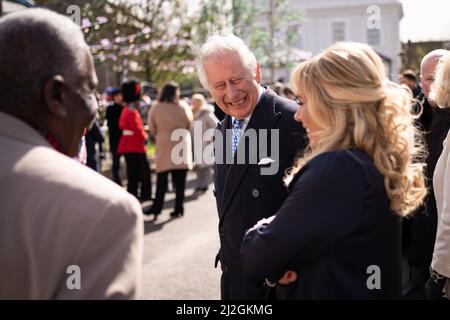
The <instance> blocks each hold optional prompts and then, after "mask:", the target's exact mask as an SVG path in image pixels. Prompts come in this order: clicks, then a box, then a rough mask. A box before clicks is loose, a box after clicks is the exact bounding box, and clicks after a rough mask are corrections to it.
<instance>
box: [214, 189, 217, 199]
mask: <svg viewBox="0 0 450 320" xmlns="http://www.w3.org/2000/svg"><path fill="white" fill-rule="evenodd" d="M213 194H214V197H216V198H217V191H216V190H213Z"/></svg>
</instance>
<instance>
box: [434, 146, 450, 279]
mask: <svg viewBox="0 0 450 320" xmlns="http://www.w3.org/2000/svg"><path fill="white" fill-rule="evenodd" d="M449 143H450V140H449V141H448V142H447V146H446V148H444V151H443V154H442V155H443V156H444V155H445V157H446V159H445V169H444V176H443V177H442V178H441V179H442V181H443V188H442V194H441V197H442V210H441V212H438V214H439V215H440V217H439V219H438V220H439V223H438V228H437V234H436V242H435V245H434V253H433V262H432V268H433V270H435V271H437V272H438V273H439V274H442V275H444V276H446V277H447V278H450V163H449V160H450V149H449V147H448V144H449ZM443 160H444V159H443Z"/></svg>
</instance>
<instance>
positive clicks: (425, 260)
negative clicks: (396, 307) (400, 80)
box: [402, 50, 450, 300]
mask: <svg viewBox="0 0 450 320" xmlns="http://www.w3.org/2000/svg"><path fill="white" fill-rule="evenodd" d="M448 53H449V51H447V50H434V51H432V52H430V53H428V54H427V55H426V56H425V57H424V58H423V59H422V63H421V68H420V69H421V83H422V87H423V93H422V94H421V95H419V96H418V98H417V100H416V103H415V106H414V112H415V113H417V114H420V116H419V118H418V119H417V120H416V125H417V126H418V128H419V129H420V130H421V131H422V132H423V134H424V138H425V144H426V147H427V153H428V156H427V158H426V168H425V175H426V178H427V180H426V181H427V187H428V194H427V197H426V199H425V202H424V204H423V205H422V206H421V207H419V209H418V210H417V212H416V214H414V215H413V216H412V217H411V218H410V219H405V220H404V221H403V235H402V241H403V243H402V249H403V296H404V299H407V300H411V299H412V300H416V299H420V300H424V299H426V298H427V296H426V293H425V283H426V281H427V280H428V278H429V276H430V273H429V269H430V265H431V259H432V256H433V249H434V242H435V239H436V230H437V208H436V199H435V197H434V192H433V173H434V169H435V168H436V163H437V161H438V159H439V156H440V155H441V153H442V149H443V142H444V140H445V137H446V136H447V132H448V131H449V129H450V111H449V110H448V109H441V108H438V107H437V106H436V103H435V102H434V101H433V100H432V99H430V87H431V86H432V84H433V82H434V79H435V72H436V66H437V65H438V63H439V60H440V59H441V57H442V56H444V55H446V54H448Z"/></svg>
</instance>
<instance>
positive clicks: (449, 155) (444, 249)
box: [426, 53, 450, 299]
mask: <svg viewBox="0 0 450 320" xmlns="http://www.w3.org/2000/svg"><path fill="white" fill-rule="evenodd" d="M431 99H433V101H435V102H436V104H437V105H438V106H439V107H440V108H450V54H449V53H447V54H446V55H444V56H442V58H441V59H440V61H439V64H438V67H437V69H436V80H435V82H434V83H433V85H432V87H431ZM449 182H450V131H449V133H448V134H447V138H446V139H445V141H444V149H443V151H442V153H441V156H440V157H439V160H438V162H437V164H436V168H435V170H434V175H433V190H434V195H435V197H436V206H437V212H438V227H437V233H436V241H435V243H434V251H433V260H432V262H431V270H430V279H429V280H428V282H427V284H426V290H427V295H428V298H430V299H440V298H442V296H443V295H444V293H445V296H446V298H447V299H450V281H449V279H450V185H449Z"/></svg>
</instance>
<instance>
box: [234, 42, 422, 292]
mask: <svg viewBox="0 0 450 320" xmlns="http://www.w3.org/2000/svg"><path fill="white" fill-rule="evenodd" d="M291 83H292V87H293V90H294V92H295V94H296V95H297V96H298V97H299V98H298V101H299V108H298V111H297V113H296V120H297V121H299V122H302V125H303V126H304V127H305V128H306V131H307V132H308V137H309V141H310V150H309V152H307V153H306V154H305V156H303V157H302V158H300V159H299V160H298V162H297V163H296V165H295V166H294V168H293V169H292V171H291V174H290V175H289V177H288V178H287V181H289V182H290V184H289V190H290V193H289V196H288V198H287V200H286V201H285V202H284V204H283V205H282V207H281V208H280V210H278V212H277V213H276V215H275V216H274V217H272V218H270V219H268V220H266V221H264V220H263V221H261V222H260V223H258V224H257V225H256V226H255V227H253V228H252V229H250V230H249V231H248V232H247V234H246V236H245V238H244V241H243V243H242V265H243V270H244V272H245V274H246V275H247V277H248V278H249V279H250V280H252V281H253V282H254V283H263V282H266V283H269V284H275V285H276V283H277V282H278V281H280V284H279V285H276V286H277V288H276V292H277V296H276V297H277V298H278V299H283V298H287V299H400V298H401V296H402V286H401V265H400V246H401V241H400V237H401V224H400V220H401V217H404V216H407V215H408V214H409V213H410V212H411V211H412V210H414V209H415V208H417V206H418V205H419V204H420V203H421V201H422V199H423V197H424V196H425V194H426V189H425V182H424V176H423V170H422V166H421V165H419V164H415V163H412V160H411V156H414V155H415V154H416V152H417V148H416V146H415V141H414V136H415V130H416V129H415V127H414V125H413V117H412V114H411V112H410V105H409V97H408V95H407V94H406V92H405V91H404V89H402V88H401V87H399V86H398V85H396V84H394V83H391V82H389V81H388V80H387V79H386V78H385V72H384V66H383V63H382V60H381V58H380V57H379V56H378V55H377V54H376V53H375V52H374V51H373V50H372V49H371V48H370V47H369V46H367V45H365V44H358V43H338V44H335V45H333V46H332V47H330V48H328V49H327V50H325V51H324V52H323V53H321V54H319V55H318V56H316V57H314V58H312V59H310V60H308V61H306V62H304V63H302V64H300V65H299V66H298V67H297V68H296V69H295V70H294V72H293V75H292V80H291ZM387 114H389V117H387V116H386V115H387ZM400 124H402V126H400Z"/></svg>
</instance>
